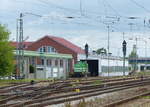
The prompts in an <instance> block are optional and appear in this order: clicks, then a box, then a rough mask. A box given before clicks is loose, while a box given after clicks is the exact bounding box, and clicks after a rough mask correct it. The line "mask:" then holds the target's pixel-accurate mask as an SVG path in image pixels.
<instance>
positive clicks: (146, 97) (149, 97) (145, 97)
mask: <svg viewBox="0 0 150 107" xmlns="http://www.w3.org/2000/svg"><path fill="white" fill-rule="evenodd" d="M142 98H144V99H150V96H143V97H142Z"/></svg>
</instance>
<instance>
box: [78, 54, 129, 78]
mask: <svg viewBox="0 0 150 107" xmlns="http://www.w3.org/2000/svg"><path fill="white" fill-rule="evenodd" d="M85 58H86V56H85V55H84V54H80V55H78V61H85ZM86 61H87V63H88V70H89V72H90V75H91V76H122V75H123V58H122V57H116V56H109V57H108V56H107V55H96V54H92V53H91V54H89V57H88V58H87V59H86ZM128 73H129V65H128V60H125V75H128Z"/></svg>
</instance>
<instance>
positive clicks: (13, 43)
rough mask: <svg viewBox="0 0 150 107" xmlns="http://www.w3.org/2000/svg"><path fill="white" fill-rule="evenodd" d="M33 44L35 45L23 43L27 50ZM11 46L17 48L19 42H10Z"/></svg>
mask: <svg viewBox="0 0 150 107" xmlns="http://www.w3.org/2000/svg"><path fill="white" fill-rule="evenodd" d="M32 43H34V42H23V44H24V45H25V48H27V47H28V46H29V45H31V44H32ZM10 45H11V46H13V47H15V48H17V42H10Z"/></svg>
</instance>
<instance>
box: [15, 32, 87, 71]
mask: <svg viewBox="0 0 150 107" xmlns="http://www.w3.org/2000/svg"><path fill="white" fill-rule="evenodd" d="M12 45H13V46H15V47H16V46H17V44H16V43H15V42H12ZM24 49H25V50H28V51H37V52H46V53H60V54H71V55H72V56H73V59H72V61H71V62H70V63H71V65H70V68H71V71H73V64H74V63H76V62H77V56H78V54H84V50H83V49H81V48H80V47H78V46H76V45H74V44H73V43H71V42H69V41H67V40H65V39H64V38H61V37H56V36H50V35H46V36H44V37H42V38H40V39H38V40H37V41H34V42H24ZM40 63H42V60H40V59H39V60H38V64H40Z"/></svg>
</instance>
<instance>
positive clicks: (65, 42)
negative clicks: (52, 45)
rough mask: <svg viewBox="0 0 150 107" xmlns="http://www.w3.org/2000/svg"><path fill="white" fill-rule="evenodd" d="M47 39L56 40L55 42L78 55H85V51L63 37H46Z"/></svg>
mask: <svg viewBox="0 0 150 107" xmlns="http://www.w3.org/2000/svg"><path fill="white" fill-rule="evenodd" d="M46 37H48V38H50V39H52V40H54V41H55V42H57V43H59V44H61V45H63V46H65V47H67V48H69V49H70V50H72V51H74V52H76V53H78V54H84V50H83V49H82V48H80V47H78V46H77V45H74V44H73V43H71V42H69V41H68V40H66V39H64V38H61V37H56V36H50V35H46Z"/></svg>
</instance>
